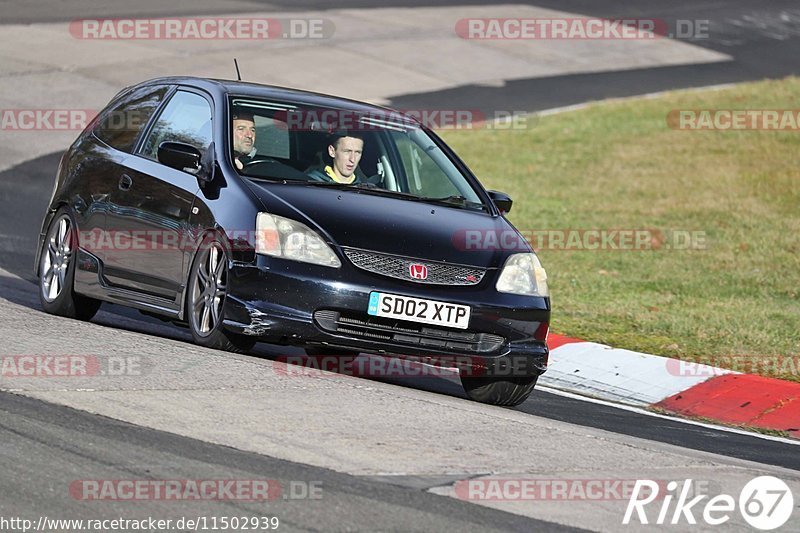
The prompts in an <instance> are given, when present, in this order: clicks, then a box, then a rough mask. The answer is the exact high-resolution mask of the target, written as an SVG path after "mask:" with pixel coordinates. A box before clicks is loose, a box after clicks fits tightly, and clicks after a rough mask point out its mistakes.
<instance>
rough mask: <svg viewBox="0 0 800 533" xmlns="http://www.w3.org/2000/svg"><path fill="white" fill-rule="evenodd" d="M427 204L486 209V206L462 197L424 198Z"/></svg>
mask: <svg viewBox="0 0 800 533" xmlns="http://www.w3.org/2000/svg"><path fill="white" fill-rule="evenodd" d="M423 200H425V201H426V202H435V203H437V204H445V205H454V206H457V207H467V208H469V209H481V210H483V209H484V205H483V204H482V203H480V202H473V201H470V200H467V199H466V198H464V197H463V196H460V195H452V196H445V197H443V198H423Z"/></svg>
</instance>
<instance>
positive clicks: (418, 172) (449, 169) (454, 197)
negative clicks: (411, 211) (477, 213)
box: [230, 98, 484, 208]
mask: <svg viewBox="0 0 800 533" xmlns="http://www.w3.org/2000/svg"><path fill="white" fill-rule="evenodd" d="M230 110H231V114H230V116H231V122H232V124H231V139H230V140H231V144H230V146H231V157H232V159H233V163H234V166H235V167H236V168H237V170H238V172H239V173H240V174H241V175H243V176H246V177H248V178H251V179H256V180H270V181H281V182H285V183H295V184H302V185H319V186H332V187H342V188H348V186H352V188H353V189H354V190H358V191H359V192H368V193H370V194H387V195H392V196H395V197H402V198H410V199H417V200H424V201H432V202H439V203H444V204H446V205H451V206H454V207H468V208H476V207H478V208H484V206H483V204H482V202H481V200H480V197H479V196H478V194H477V193H476V191H475V189H474V188H473V186H472V185H471V184H470V183H469V181H467V179H466V177H465V176H464V175H463V174H462V173H461V172H460V171H459V170H458V168H457V167H456V166H455V164H454V163H453V161H451V159H450V158H449V157H448V156H447V155H446V154H445V153H444V152H443V151H442V149H441V148H439V146H438V145H437V144H436V142H435V141H434V140H433V139H432V138H431V136H430V135H429V134H428V133H426V132H425V131H424V130H423V129H421V128H420V127H419V126H418V125H417V124H415V123H414V122H412V121H411V120H409V119H408V118H406V117H404V116H403V115H400V114H397V113H391V112H388V111H387V112H386V113H383V112H375V113H373V112H370V113H357V112H353V111H346V110H339V109H324V108H312V107H300V106H293V105H286V104H278V103H274V102H266V101H260V100H254V99H251V98H233V99H231V108H230Z"/></svg>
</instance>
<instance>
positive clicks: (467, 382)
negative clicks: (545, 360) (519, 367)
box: [461, 376, 539, 407]
mask: <svg viewBox="0 0 800 533" xmlns="http://www.w3.org/2000/svg"><path fill="white" fill-rule="evenodd" d="M538 379H539V377H538V376H530V377H523V378H505V379H498V378H475V377H464V376H462V377H461V384H462V385H463V387H464V391H465V392H466V393H467V396H469V399H470V400H474V401H476V402H481V403H488V404H491V405H503V406H508V407H513V406H515V405H519V404H521V403H522V402H524V401H525V400H527V399H528V396H530V394H531V392H533V388H534V387H535V386H536V381H537V380H538Z"/></svg>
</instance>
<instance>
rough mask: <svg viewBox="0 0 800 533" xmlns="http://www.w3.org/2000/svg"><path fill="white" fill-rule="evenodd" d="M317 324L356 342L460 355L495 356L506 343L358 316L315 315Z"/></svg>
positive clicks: (483, 336)
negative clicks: (354, 339)
mask: <svg viewBox="0 0 800 533" xmlns="http://www.w3.org/2000/svg"><path fill="white" fill-rule="evenodd" d="M314 321H315V322H316V323H317V325H318V326H319V327H321V328H322V329H324V330H325V331H328V332H330V333H336V334H338V335H346V336H348V337H352V338H356V339H361V340H377V341H385V342H391V343H395V344H403V345H407V346H415V347H423V348H434V349H438V350H447V351H453V352H459V353H489V352H494V351H496V350H498V349H500V347H501V346H503V343H505V341H506V339H505V338H503V337H501V336H500V335H494V334H492V333H476V332H472V331H453V330H449V329H445V328H437V327H430V326H426V325H421V324H420V325H417V324H413V323H409V322H403V321H400V320H394V319H391V318H383V317H374V316H370V315H357V314H346V315H344V314H342V313H339V312H338V311H331V310H321V311H315V312H314Z"/></svg>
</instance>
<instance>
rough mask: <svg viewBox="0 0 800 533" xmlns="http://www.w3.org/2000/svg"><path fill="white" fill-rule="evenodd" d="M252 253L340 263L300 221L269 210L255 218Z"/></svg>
mask: <svg viewBox="0 0 800 533" xmlns="http://www.w3.org/2000/svg"><path fill="white" fill-rule="evenodd" d="M256 253H259V254H264V255H272V256H275V257H283V258H284V259H292V260H294V261H303V262H304V263H314V264H315V265H323V266H329V267H335V268H339V267H341V266H342V262H341V261H339V258H338V257H336V254H334V253H333V250H331V248H330V246H328V245H327V244H325V241H323V240H322V238H321V237H320V236H319V235H318V234H317V232H315V231H314V230H312V229H311V228H309V227H308V226H306V225H305V224H303V223H301V222H297V221H296V220H292V219H290V218H284V217H279V216H278V215H271V214H269V213H259V214H258V216H257V217H256Z"/></svg>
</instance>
